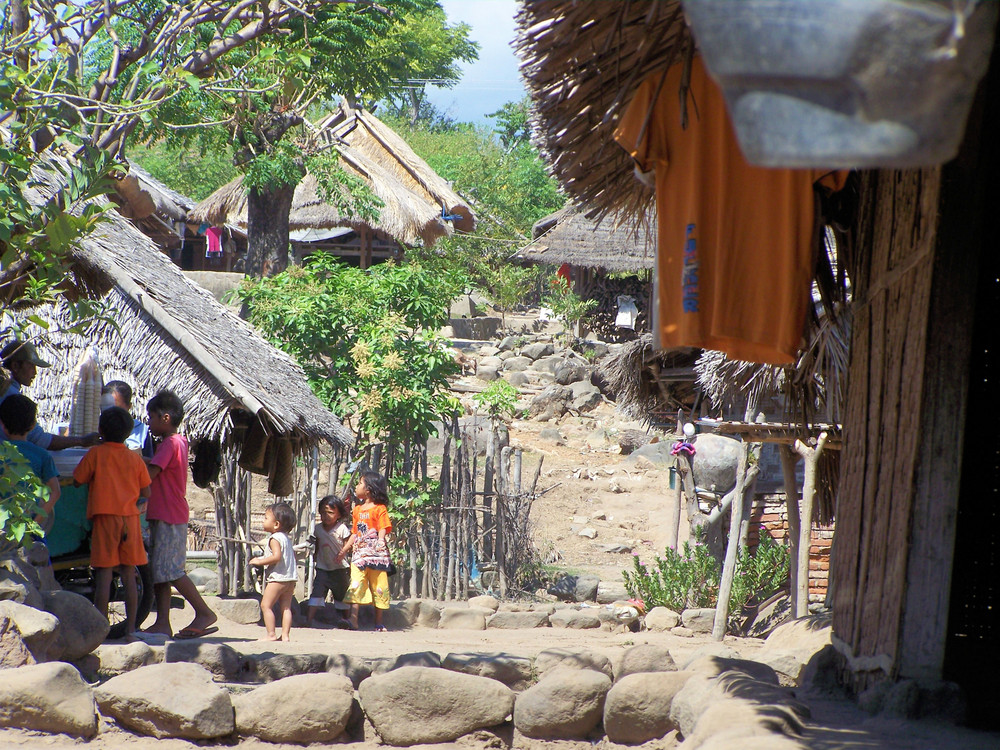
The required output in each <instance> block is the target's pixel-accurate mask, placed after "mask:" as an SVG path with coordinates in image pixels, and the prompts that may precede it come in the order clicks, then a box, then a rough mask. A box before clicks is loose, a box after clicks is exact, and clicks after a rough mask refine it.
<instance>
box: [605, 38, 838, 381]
mask: <svg viewBox="0 0 1000 750" xmlns="http://www.w3.org/2000/svg"><path fill="white" fill-rule="evenodd" d="M685 67H686V66H685V64H683V63H681V64H678V65H674V66H672V67H671V68H669V69H668V70H667V71H666V72H658V73H654V74H652V75H651V76H650V77H648V78H647V79H646V80H645V81H644V82H643V83H642V84H641V85H640V86H639V89H638V90H637V91H636V94H635V96H634V97H633V99H632V101H631V102H630V103H629V105H628V107H627V108H626V110H625V112H624V114H623V116H622V119H621V121H620V124H619V126H618V129H617V130H616V132H615V139H616V140H617V141H618V143H619V144H620V145H621V146H623V147H624V148H625V150H626V151H628V152H629V154H631V155H632V157H633V159H634V160H635V162H636V166H637V168H638V169H639V170H641V171H642V172H649V171H651V170H652V171H654V172H655V181H656V211H657V253H656V282H657V283H656V284H655V294H656V303H655V305H654V307H655V314H654V320H655V333H656V334H657V339H658V341H659V344H660V345H661V346H662V347H663V348H668V347H680V346H692V347H699V348H702V349H716V350H719V351H723V352H725V353H726V354H727V355H728V356H729V357H730V358H732V359H740V360H746V361H751V362H763V363H769V364H787V363H790V362H793V361H794V360H795V355H796V353H797V351H798V349H799V346H800V345H801V340H802V332H803V327H804V323H805V318H806V312H807V310H808V306H809V292H810V284H811V282H812V276H813V265H814V264H813V257H814V256H813V247H814V242H813V230H814V218H815V207H814V192H813V183H814V182H816V181H817V180H819V179H820V178H823V183H822V184H824V185H825V186H828V187H830V188H832V189H834V190H837V189H840V188H841V187H843V185H844V181H845V180H846V177H847V172H838V173H829V172H828V171H827V170H791V169H766V168H763V167H755V166H752V165H751V164H749V163H748V162H747V161H746V159H745V158H744V157H743V154H742V152H741V151H740V148H739V144H738V142H737V140H736V136H735V134H734V133H733V129H732V126H731V125H730V123H729V117H728V115H727V113H726V104H725V100H724V99H723V97H722V92H721V91H720V90H719V88H718V86H717V85H716V84H715V82H714V81H712V79H711V78H710V77H709V76H708V73H707V72H706V70H705V66H704V64H703V63H702V61H701V58H700V57H695V58H694V59H693V60H692V61H691V64H690V82H689V86H688V88H687V90H686V91H685V97H686V98H687V99H690V101H691V103H692V104H696V105H697V106H690V105H689V106H688V107H687V113H688V118H689V121H688V122H687V127H686V128H685V127H684V125H683V123H682V114H681V111H680V109H681V108H680V103H679V101H678V97H677V92H678V91H682V90H683V87H682V83H683V79H684V78H685V77H686V75H685ZM664 77H665V80H664Z"/></svg>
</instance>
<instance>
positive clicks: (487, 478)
mask: <svg viewBox="0 0 1000 750" xmlns="http://www.w3.org/2000/svg"><path fill="white" fill-rule="evenodd" d="M499 442H500V440H499V435H497V430H496V427H495V426H494V425H491V429H490V435H489V438H488V439H487V441H486V462H485V464H484V467H483V472H484V480H483V556H484V557H486V558H493V557H494V546H493V533H494V529H493V495H494V494H495V493H494V492H493V485H494V482H495V478H494V474H495V470H496V460H497V455H496V452H497V444H498V443H499Z"/></svg>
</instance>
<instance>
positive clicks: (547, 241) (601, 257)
mask: <svg viewBox="0 0 1000 750" xmlns="http://www.w3.org/2000/svg"><path fill="white" fill-rule="evenodd" d="M531 234H532V237H533V238H534V239H533V241H532V243H531V244H530V245H528V246H527V247H525V248H524V249H523V250H519V251H518V252H517V253H516V254H515V255H514V259H515V260H521V261H528V262H532V263H548V264H551V265H561V264H563V263H569V264H570V265H572V266H583V267H584V268H600V269H602V270H605V271H612V272H616V273H623V272H626V273H627V272H635V271H644V270H649V269H651V268H652V267H653V260H654V258H655V255H656V224H655V221H654V222H651V223H650V224H646V223H631V224H627V225H626V224H620V225H616V223H615V222H614V221H612V219H611V218H606V219H605V220H604V221H601V222H598V221H595V220H593V219H588V218H587V217H586V216H585V215H584V214H583V213H581V212H580V211H579V209H577V208H576V207H574V206H567V207H565V208H561V209H559V210H558V211H556V212H555V213H552V214H549V215H548V216H546V217H544V218H542V219H539V220H538V221H537V222H535V225H534V226H533V227H532V233H531Z"/></svg>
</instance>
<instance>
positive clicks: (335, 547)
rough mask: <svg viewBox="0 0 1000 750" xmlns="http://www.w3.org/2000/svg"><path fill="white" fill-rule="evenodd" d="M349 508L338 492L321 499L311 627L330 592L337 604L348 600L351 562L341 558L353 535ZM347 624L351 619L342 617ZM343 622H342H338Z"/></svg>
mask: <svg viewBox="0 0 1000 750" xmlns="http://www.w3.org/2000/svg"><path fill="white" fill-rule="evenodd" d="M348 518H349V511H348V509H347V502H346V501H345V500H341V499H340V498H338V497H336V496H334V495H327V496H326V497H324V498H323V499H322V500H320V501H319V523H318V524H316V527H315V528H314V529H313V536H314V537H315V538H316V577H315V579H314V580H313V586H312V592H311V593H310V594H309V612H308V614H307V615H306V625H307V627H310V628H311V627H312V624H313V618H314V617H315V616H316V610H317V609H319V608H320V607H322V606H323V603H324V602H325V601H326V592H327V591H329V592H330V593H331V594H333V600H334V602H336V603H338V604H339V603H340V602H343V601H344V594H346V593H347V586H348V584H350V582H351V565H350V563H348V562H345V561H344V560H343V559H342V558H341V559H338V555H339V554H340V550H342V549H343V548H344V542H346V541H347V540H348V539H350V538H351V528H350V526H348V525H347V519H348ZM340 622H341V623H343V624H344V625H345V626H346V625H347V624H348V621H347V620H346V619H344V618H343V617H341V621H340ZM338 624H340V623H338Z"/></svg>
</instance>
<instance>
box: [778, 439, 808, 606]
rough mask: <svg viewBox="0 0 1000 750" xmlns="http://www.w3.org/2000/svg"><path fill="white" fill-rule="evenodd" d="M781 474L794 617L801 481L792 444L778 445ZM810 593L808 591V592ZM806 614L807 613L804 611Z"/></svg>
mask: <svg viewBox="0 0 1000 750" xmlns="http://www.w3.org/2000/svg"><path fill="white" fill-rule="evenodd" d="M778 451H779V454H780V455H781V474H782V476H783V477H784V481H785V514H786V515H787V516H788V559H789V565H788V590H789V592H790V595H789V597H788V598H789V600H790V602H791V611H792V618H793V619H795V618H797V617H799V616H800V613H799V599H798V592H799V533H800V532H799V483H798V482H797V481H796V480H795V464H797V463H798V461H799V454H798V453H796V452H795V450H794V449H793V448H792V446H790V445H780V446H778ZM807 593H808V592H807ZM802 614H805V613H802Z"/></svg>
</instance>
